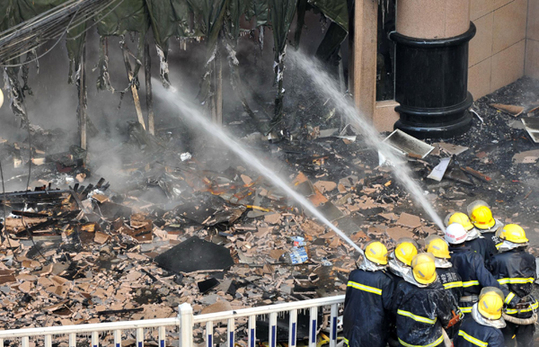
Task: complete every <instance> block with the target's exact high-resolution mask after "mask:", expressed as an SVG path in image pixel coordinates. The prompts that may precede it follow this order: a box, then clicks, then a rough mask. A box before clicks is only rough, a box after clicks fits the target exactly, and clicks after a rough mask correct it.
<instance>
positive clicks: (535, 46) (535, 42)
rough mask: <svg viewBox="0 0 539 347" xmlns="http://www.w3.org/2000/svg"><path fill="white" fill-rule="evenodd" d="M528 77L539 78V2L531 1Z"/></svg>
mask: <svg viewBox="0 0 539 347" xmlns="http://www.w3.org/2000/svg"><path fill="white" fill-rule="evenodd" d="M525 72H526V76H530V77H533V78H539V1H537V0H529V5H528V32H527V35H526V70H525Z"/></svg>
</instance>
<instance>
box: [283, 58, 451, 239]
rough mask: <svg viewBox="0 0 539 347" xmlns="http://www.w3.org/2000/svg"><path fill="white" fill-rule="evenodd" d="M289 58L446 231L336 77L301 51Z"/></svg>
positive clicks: (393, 153)
mask: <svg viewBox="0 0 539 347" xmlns="http://www.w3.org/2000/svg"><path fill="white" fill-rule="evenodd" d="M290 57H291V58H292V59H291V60H292V62H293V63H295V66H296V67H298V68H299V69H301V70H302V71H303V72H304V73H305V74H306V75H308V76H309V78H310V79H312V80H313V82H314V84H315V86H316V88H317V90H319V91H320V92H321V93H322V94H323V95H324V96H325V97H326V98H330V99H331V100H332V101H333V104H334V105H335V107H336V108H337V109H338V110H339V111H340V112H341V113H342V114H343V115H344V116H345V117H346V118H347V119H348V121H349V122H350V123H351V124H352V125H353V126H355V128H356V130H357V131H360V132H361V133H362V134H363V136H364V139H365V141H366V143H367V144H368V145H369V146H371V147H373V148H376V149H378V150H379V151H380V153H382V155H383V156H384V157H386V158H387V159H388V160H389V161H390V162H391V163H393V164H394V165H391V169H392V170H393V172H394V174H395V177H396V179H397V180H398V181H400V182H401V183H402V184H403V185H404V187H405V188H406V190H407V191H408V192H409V193H410V195H411V196H412V198H413V199H414V200H415V202H417V203H418V204H419V205H420V206H421V207H422V208H423V209H424V210H425V212H427V214H428V215H429V216H430V218H431V219H432V221H433V222H434V223H435V224H436V225H437V226H438V227H439V228H440V229H441V230H444V229H445V227H444V224H443V222H442V219H441V218H440V217H439V216H438V214H437V213H436V211H435V210H434V208H433V207H432V205H431V204H430V203H429V202H428V201H427V199H426V198H425V196H424V195H423V192H422V191H421V188H420V187H419V185H418V184H417V182H415V181H414V180H413V179H412V175H411V174H412V172H411V170H410V168H409V167H408V165H399V164H398V163H399V161H400V160H399V158H398V157H397V155H396V154H395V151H394V150H393V149H392V148H391V146H390V145H388V144H387V143H385V142H383V141H382V139H381V138H380V135H379V133H378V130H376V128H374V126H373V125H372V124H371V123H370V122H369V121H367V120H366V119H365V117H364V116H363V115H362V114H361V113H360V112H359V111H358V110H357V109H356V107H355V105H354V104H353V102H352V101H351V100H350V99H349V98H346V97H345V96H344V95H343V94H342V93H341V92H340V88H339V87H338V85H337V83H336V82H335V80H334V79H333V78H331V77H330V76H329V75H328V74H327V73H326V72H325V69H324V68H323V67H322V66H321V65H320V64H319V63H317V62H315V61H314V60H313V59H311V58H310V57H308V56H306V55H305V54H303V53H301V52H291V54H290Z"/></svg>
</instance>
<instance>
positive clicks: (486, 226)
mask: <svg viewBox="0 0 539 347" xmlns="http://www.w3.org/2000/svg"><path fill="white" fill-rule="evenodd" d="M467 211H468V216H469V217H470V221H471V222H472V224H473V225H474V227H475V228H476V229H478V230H479V231H480V232H481V235H483V237H484V238H485V239H487V241H488V242H489V243H490V245H489V249H490V250H492V251H493V252H494V253H493V254H496V253H497V252H496V251H495V246H496V244H497V243H498V239H497V238H496V231H497V230H498V229H500V228H501V227H502V226H503V223H502V222H500V221H499V220H498V219H496V218H494V217H492V211H491V210H490V206H489V205H488V204H487V203H486V202H485V201H483V200H476V201H474V202H472V203H471V204H469V205H468V207H467Z"/></svg>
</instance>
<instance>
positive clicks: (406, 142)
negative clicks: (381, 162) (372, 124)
mask: <svg viewBox="0 0 539 347" xmlns="http://www.w3.org/2000/svg"><path fill="white" fill-rule="evenodd" d="M384 142H387V143H389V144H390V145H391V146H392V147H394V148H395V149H397V150H398V151H400V152H401V153H402V154H405V155H410V154H411V155H413V156H415V157H419V158H422V159H423V158H425V157H426V156H427V155H429V153H430V152H432V150H433V149H434V146H431V145H429V144H427V143H425V142H423V141H421V140H418V139H416V138H415V137H413V136H411V135H408V134H407V133H405V132H404V131H402V130H399V129H396V130H395V131H393V132H392V133H391V134H389V136H388V137H386V138H385V139H384Z"/></svg>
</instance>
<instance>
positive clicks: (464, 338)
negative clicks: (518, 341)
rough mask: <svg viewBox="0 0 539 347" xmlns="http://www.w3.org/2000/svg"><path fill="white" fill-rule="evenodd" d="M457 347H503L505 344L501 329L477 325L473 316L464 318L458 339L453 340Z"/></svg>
mask: <svg viewBox="0 0 539 347" xmlns="http://www.w3.org/2000/svg"><path fill="white" fill-rule="evenodd" d="M453 344H454V346H455V347H476V346H479V347H487V346H488V347H503V346H505V342H504V339H503V334H502V332H501V330H500V329H497V328H494V327H490V326H485V325H481V324H479V323H477V322H476V321H475V320H474V319H473V317H472V316H471V315H468V316H466V318H464V322H463V323H462V325H461V326H460V330H459V332H458V335H457V337H455V339H454V340H453Z"/></svg>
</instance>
